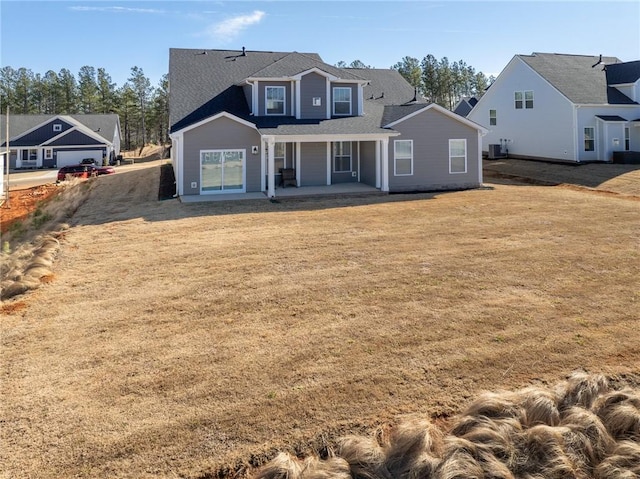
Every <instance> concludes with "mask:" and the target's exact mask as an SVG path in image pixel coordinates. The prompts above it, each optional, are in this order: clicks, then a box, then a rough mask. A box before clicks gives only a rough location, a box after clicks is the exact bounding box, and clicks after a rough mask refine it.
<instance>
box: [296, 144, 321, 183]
mask: <svg viewBox="0 0 640 479" xmlns="http://www.w3.org/2000/svg"><path fill="white" fill-rule="evenodd" d="M300 148H301V150H302V153H301V155H300V160H301V165H300V174H301V176H300V186H322V185H326V184H327V144H326V143H302V144H301V145H300Z"/></svg>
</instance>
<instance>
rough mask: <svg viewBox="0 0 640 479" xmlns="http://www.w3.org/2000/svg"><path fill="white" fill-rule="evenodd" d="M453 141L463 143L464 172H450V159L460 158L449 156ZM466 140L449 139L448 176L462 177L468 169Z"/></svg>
mask: <svg viewBox="0 0 640 479" xmlns="http://www.w3.org/2000/svg"><path fill="white" fill-rule="evenodd" d="M454 141H463V142H464V171H452V170H451V159H452V158H461V157H460V156H458V155H456V156H452V155H451V143H452V142H454ZM467 156H468V155H467V139H466V138H450V139H449V174H450V175H463V174H465V173H466V172H467V170H468V169H469V162H468V161H467Z"/></svg>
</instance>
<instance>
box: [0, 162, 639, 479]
mask: <svg viewBox="0 0 640 479" xmlns="http://www.w3.org/2000/svg"><path fill="white" fill-rule="evenodd" d="M630 174H632V175H636V178H637V174H638V173H637V171H635V172H634V171H631V173H630ZM158 177H159V173H158V168H157V167H156V166H153V167H150V168H147V169H141V170H137V171H131V172H129V173H123V174H118V175H114V176H111V177H101V178H98V179H96V180H95V184H94V185H93V187H92V191H91V195H90V197H89V199H88V200H87V201H86V203H85V204H84V205H83V206H82V207H81V208H80V209H79V210H78V211H77V212H76V214H75V216H74V217H73V218H72V219H71V226H70V228H69V229H68V230H67V231H66V233H65V235H64V237H63V239H62V246H61V249H60V251H59V255H58V259H57V261H56V265H55V268H54V273H55V276H54V278H53V280H51V281H49V282H48V283H47V284H45V285H43V286H42V287H40V288H39V289H38V290H36V291H34V292H32V293H29V294H28V295H26V296H23V297H20V298H18V299H16V300H14V301H12V302H10V303H6V304H4V305H3V317H2V320H1V322H0V324H1V328H2V338H1V339H2V349H1V351H0V364H1V370H0V373H1V375H0V377H1V383H0V388H1V391H2V392H1V394H2V401H1V404H0V444H2V446H1V447H0V464H2V465H1V466H0V468H1V470H2V477H7V478H13V477H34V478H59V477H87V478H95V477H128V478H129V477H130V478H145V477H149V478H151V477H154V478H155V477H162V478H173V477H192V478H198V477H241V476H243V475H244V474H245V473H247V471H249V470H250V468H251V466H256V465H260V464H263V463H264V462H265V461H266V460H268V459H271V458H272V457H274V456H275V455H276V453H277V452H278V451H289V452H293V453H299V454H304V453H307V452H309V451H310V450H313V449H320V448H323V447H326V446H330V445H331V444H332V441H333V440H334V438H336V437H337V436H339V435H342V434H345V433H349V432H359V433H368V432H370V431H372V430H374V429H375V427H377V426H379V425H381V424H385V423H389V422H393V421H395V420H396V419H397V418H398V417H399V416H401V415H404V414H409V413H419V414H423V415H425V416H429V417H431V418H435V419H436V421H442V422H445V421H446V418H447V417H449V416H451V415H452V414H455V413H457V412H458V411H460V410H461V409H462V408H463V407H464V406H465V405H466V404H467V403H468V402H469V401H470V400H471V399H472V398H473V397H475V396H476V395H477V394H478V393H479V392H480V391H483V390H496V389H504V388H506V389H514V388H520V387H524V386H527V385H532V384H533V385H548V384H555V383H556V382H557V381H558V380H559V379H562V378H564V377H565V376H566V375H567V374H569V373H570V372H571V371H573V370H576V369H584V370H587V371H589V372H597V373H603V374H605V375H607V376H608V377H610V378H612V379H613V380H614V381H618V382H621V383H630V384H633V385H635V386H637V385H639V384H640V366H639V365H640V348H639V347H638V344H639V340H640V333H639V331H638V317H639V314H638V313H639V312H640V279H639V278H640V276H639V273H640V268H639V266H640V243H639V241H640V201H638V196H632V195H630V194H629V192H625V194H624V195H602V194H597V193H595V192H593V191H589V190H587V189H576V188H568V187H563V186H551V187H550V186H534V185H525V184H516V183H513V184H509V183H508V182H506V181H500V182H498V181H497V180H496V181H495V182H493V183H487V187H486V188H484V189H479V190H474V191H463V192H453V193H439V194H418V195H397V196H396V195H394V196H388V197H387V196H383V197H360V198H348V199H337V198H315V199H312V198H310V199H297V200H287V201H284V200H282V201H280V202H275V203H272V202H268V201H266V200H262V201H245V202H232V203H201V204H181V203H180V202H179V201H178V200H168V201H162V202H158V201H157V200H156V198H157V191H158ZM610 180H613V179H610ZM488 181H491V179H490V178H488Z"/></svg>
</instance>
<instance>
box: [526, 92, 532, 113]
mask: <svg viewBox="0 0 640 479" xmlns="http://www.w3.org/2000/svg"><path fill="white" fill-rule="evenodd" d="M524 107H525V108H526V109H527V110H529V109H531V108H533V91H525V92H524Z"/></svg>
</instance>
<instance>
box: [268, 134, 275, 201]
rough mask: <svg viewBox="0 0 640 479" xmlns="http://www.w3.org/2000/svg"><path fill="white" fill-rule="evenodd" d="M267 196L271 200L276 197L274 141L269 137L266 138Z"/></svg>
mask: <svg viewBox="0 0 640 479" xmlns="http://www.w3.org/2000/svg"><path fill="white" fill-rule="evenodd" d="M267 145H268V146H267V196H268V197H269V198H273V197H274V196H276V177H275V170H276V163H275V160H274V153H275V146H276V140H275V138H274V137H272V136H270V137H268V138H267Z"/></svg>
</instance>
